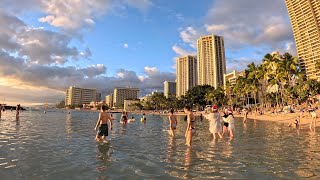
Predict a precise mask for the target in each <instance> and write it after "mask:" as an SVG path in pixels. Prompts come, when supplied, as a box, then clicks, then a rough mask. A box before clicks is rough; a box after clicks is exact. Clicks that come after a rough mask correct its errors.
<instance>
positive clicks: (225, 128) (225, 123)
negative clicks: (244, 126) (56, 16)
mask: <svg viewBox="0 0 320 180" xmlns="http://www.w3.org/2000/svg"><path fill="white" fill-rule="evenodd" d="M223 113H224V115H223V116H222V119H223V129H222V136H223V135H224V134H226V133H227V132H228V127H229V123H228V121H227V117H228V109H224V112H223Z"/></svg>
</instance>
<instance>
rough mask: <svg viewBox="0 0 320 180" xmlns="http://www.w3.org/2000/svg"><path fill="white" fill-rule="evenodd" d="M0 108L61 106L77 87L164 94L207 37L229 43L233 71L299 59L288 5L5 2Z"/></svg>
mask: <svg viewBox="0 0 320 180" xmlns="http://www.w3.org/2000/svg"><path fill="white" fill-rule="evenodd" d="M0 24H1V26H0V103H6V104H11V105H14V104H16V103H21V104H22V105H32V104H43V103H45V102H48V103H57V102H59V101H61V100H63V99H64V93H65V89H66V88H67V87H68V86H71V85H75V86H79V87H88V88H97V89H98V91H99V92H102V94H103V95H107V94H108V93H110V92H111V91H112V90H113V88H114V87H115V86H118V87H119V86H132V87H138V88H140V89H141V93H140V95H141V96H142V95H145V94H147V93H149V92H152V91H154V90H162V89H163V82H164V81H165V80H169V81H174V80H175V60H174V59H175V58H176V57H178V56H182V55H186V54H195V53H196V46H195V44H196V40H197V39H198V38H199V37H200V36H201V35H208V34H212V33H213V34H216V35H220V36H223V37H224V38H225V48H226V58H227V71H228V72H230V71H231V70H233V69H236V70H243V69H244V68H245V67H246V65H247V64H249V63H250V62H257V63H259V62H261V59H262V58H263V56H264V55H265V54H266V53H269V52H272V51H279V52H290V53H292V54H296V50H295V45H294V39H293V33H292V29H291V25H290V20H289V17H288V13H287V10H286V6H285V3H284V1H283V0H268V1H266V0H199V1H194V0H171V1H169V0H90V1H88V0H1V1H0Z"/></svg>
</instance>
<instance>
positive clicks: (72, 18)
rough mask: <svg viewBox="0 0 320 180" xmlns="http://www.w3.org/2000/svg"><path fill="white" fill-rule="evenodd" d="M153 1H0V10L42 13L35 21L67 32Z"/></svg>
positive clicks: (151, 4) (16, 12)
mask: <svg viewBox="0 0 320 180" xmlns="http://www.w3.org/2000/svg"><path fill="white" fill-rule="evenodd" d="M151 6H153V3H152V2H151V0H23V1H19V2H17V1H12V0H1V1H0V9H1V11H7V12H10V13H13V14H18V13H22V12H27V11H36V12H40V13H41V14H43V15H42V16H41V17H40V18H39V19H38V21H39V22H42V23H47V24H49V25H51V26H54V27H58V28H61V29H64V30H67V31H75V30H79V29H82V28H86V27H91V26H92V25H94V24H95V20H94V19H96V18H99V17H101V16H103V15H105V14H107V13H117V12H118V11H124V10H126V9H125V8H123V7H133V8H137V9H139V10H140V11H143V12H144V11H146V10H148V9H149V8H150V7H151Z"/></svg>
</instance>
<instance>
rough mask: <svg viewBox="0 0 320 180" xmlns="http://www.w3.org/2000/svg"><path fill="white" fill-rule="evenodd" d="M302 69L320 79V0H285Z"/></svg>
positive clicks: (312, 76)
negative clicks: (319, 65) (317, 66)
mask: <svg viewBox="0 0 320 180" xmlns="http://www.w3.org/2000/svg"><path fill="white" fill-rule="evenodd" d="M286 5H287V9H288V13H289V16H290V20H291V25H292V29H293V34H294V38H295V41H296V46H297V51H298V56H299V58H300V61H301V62H300V63H301V66H302V70H305V72H306V75H307V77H308V78H311V79H317V80H318V81H320V71H319V70H317V68H316V63H317V62H318V63H320V1H319V0H286Z"/></svg>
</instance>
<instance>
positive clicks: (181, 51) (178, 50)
mask: <svg viewBox="0 0 320 180" xmlns="http://www.w3.org/2000/svg"><path fill="white" fill-rule="evenodd" d="M172 50H173V51H174V52H175V53H176V54H178V55H179V56H186V55H195V54H196V52H194V51H186V50H184V49H182V48H181V47H179V46H177V45H174V46H172Z"/></svg>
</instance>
